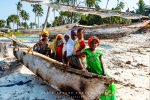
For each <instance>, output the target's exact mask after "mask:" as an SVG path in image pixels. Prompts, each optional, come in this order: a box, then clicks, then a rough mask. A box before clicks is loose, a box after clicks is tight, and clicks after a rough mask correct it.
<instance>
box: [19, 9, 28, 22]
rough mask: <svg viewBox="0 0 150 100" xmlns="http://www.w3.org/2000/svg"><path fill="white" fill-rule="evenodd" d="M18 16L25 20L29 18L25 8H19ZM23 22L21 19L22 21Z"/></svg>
mask: <svg viewBox="0 0 150 100" xmlns="http://www.w3.org/2000/svg"><path fill="white" fill-rule="evenodd" d="M20 16H21V17H22V20H25V22H26V21H27V20H29V17H30V16H29V13H27V12H26V11H25V10H21V12H20ZM22 22H23V21H22Z"/></svg>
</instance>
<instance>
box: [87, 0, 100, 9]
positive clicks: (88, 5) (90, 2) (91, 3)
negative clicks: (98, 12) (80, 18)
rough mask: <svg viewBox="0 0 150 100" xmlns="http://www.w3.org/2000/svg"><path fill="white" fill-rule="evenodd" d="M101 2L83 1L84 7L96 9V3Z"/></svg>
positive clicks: (94, 0)
mask: <svg viewBox="0 0 150 100" xmlns="http://www.w3.org/2000/svg"><path fill="white" fill-rule="evenodd" d="M99 2H101V0H86V1H85V5H86V6H87V7H95V8H96V7H97V6H98V3H99Z"/></svg>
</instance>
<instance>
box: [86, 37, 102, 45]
mask: <svg viewBox="0 0 150 100" xmlns="http://www.w3.org/2000/svg"><path fill="white" fill-rule="evenodd" d="M93 40H96V41H97V42H98V44H97V47H98V46H99V45H100V41H99V39H98V37H96V36H91V37H90V38H89V39H88V46H89V47H90V44H91V42H92V41H93Z"/></svg>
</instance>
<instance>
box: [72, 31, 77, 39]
mask: <svg viewBox="0 0 150 100" xmlns="http://www.w3.org/2000/svg"><path fill="white" fill-rule="evenodd" d="M76 38H77V31H76V30H72V31H71V39H72V40H76Z"/></svg>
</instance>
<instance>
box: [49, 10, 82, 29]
mask: <svg viewBox="0 0 150 100" xmlns="http://www.w3.org/2000/svg"><path fill="white" fill-rule="evenodd" d="M59 14H60V15H59V16H57V17H55V19H54V21H53V23H52V26H53V27H54V26H59V25H64V24H69V23H72V22H73V23H76V22H78V20H79V19H80V14H78V13H73V18H72V13H71V12H69V11H65V12H63V11H60V13H59Z"/></svg>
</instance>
